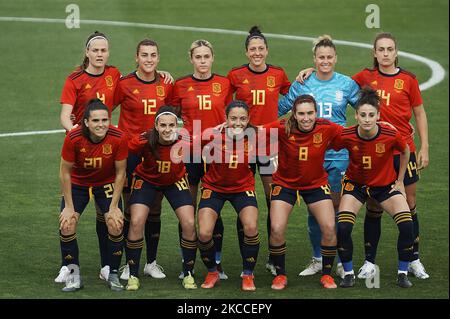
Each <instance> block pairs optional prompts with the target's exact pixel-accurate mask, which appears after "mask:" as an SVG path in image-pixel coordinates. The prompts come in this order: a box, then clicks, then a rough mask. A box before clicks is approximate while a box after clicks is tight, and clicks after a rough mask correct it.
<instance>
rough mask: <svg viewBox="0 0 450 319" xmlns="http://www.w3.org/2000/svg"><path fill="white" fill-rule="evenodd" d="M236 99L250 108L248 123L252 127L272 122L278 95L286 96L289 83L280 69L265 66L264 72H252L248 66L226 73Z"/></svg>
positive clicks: (276, 116)
mask: <svg viewBox="0 0 450 319" xmlns="http://www.w3.org/2000/svg"><path fill="white" fill-rule="evenodd" d="M228 79H230V82H231V85H232V90H233V92H236V99H237V100H242V101H245V103H247V105H248V106H249V107H250V121H251V123H252V124H254V125H263V124H267V123H270V122H274V121H276V120H277V118H278V97H279V94H283V95H285V94H287V93H288V92H289V87H290V85H291V83H290V82H289V79H288V77H287V75H286V72H284V70H283V69H282V68H280V67H276V66H272V65H267V68H266V70H265V71H262V72H256V71H252V70H251V69H250V67H249V66H248V64H246V65H243V66H240V67H237V68H234V69H232V70H231V71H230V72H229V73H228Z"/></svg>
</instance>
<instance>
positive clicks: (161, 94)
mask: <svg viewBox="0 0 450 319" xmlns="http://www.w3.org/2000/svg"><path fill="white" fill-rule="evenodd" d="M156 95H157V96H159V97H164V96H165V95H166V94H165V92H164V86H161V85H158V86H157V87H156Z"/></svg>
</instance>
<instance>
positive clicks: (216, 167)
mask: <svg viewBox="0 0 450 319" xmlns="http://www.w3.org/2000/svg"><path fill="white" fill-rule="evenodd" d="M255 141H256V140H255ZM255 144H256V143H252V142H249V139H247V138H245V139H242V140H238V141H236V140H233V139H232V138H229V137H227V135H226V134H225V132H216V134H215V135H213V138H212V139H211V142H210V143H208V144H207V145H206V146H205V148H207V149H208V151H207V152H204V154H207V155H208V156H207V157H206V162H207V163H208V170H207V172H206V173H205V175H204V176H203V177H202V185H203V187H206V188H209V189H212V190H214V191H217V192H221V193H239V192H245V191H254V190H255V177H254V176H253V172H252V170H251V169H250V166H249V162H250V161H251V160H252V158H254V155H255V154H256V150H255V147H256V145H255Z"/></svg>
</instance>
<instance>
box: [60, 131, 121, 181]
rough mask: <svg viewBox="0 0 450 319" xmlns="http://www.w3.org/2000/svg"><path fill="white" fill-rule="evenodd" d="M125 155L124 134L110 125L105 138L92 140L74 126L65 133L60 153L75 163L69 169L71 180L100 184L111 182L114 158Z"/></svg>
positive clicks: (114, 175) (112, 179) (117, 158)
mask: <svg viewBox="0 0 450 319" xmlns="http://www.w3.org/2000/svg"><path fill="white" fill-rule="evenodd" d="M127 156H128V147H127V138H126V136H125V134H124V133H123V132H122V131H121V130H119V129H118V128H116V127H114V126H112V125H110V126H109V130H108V132H107V133H106V136H105V138H104V139H103V140H102V141H101V142H100V143H93V142H92V141H91V140H90V139H89V138H86V137H85V136H84V135H83V133H82V128H81V127H77V128H75V129H73V130H71V131H70V132H68V134H67V135H66V138H65V139H64V144H63V147H62V152H61V157H62V158H63V159H64V160H65V161H67V162H70V163H74V165H73V168H72V173H71V179H72V183H73V184H75V185H80V186H89V187H90V186H93V187H95V186H102V185H105V184H109V183H112V182H114V179H115V178H116V167H115V161H122V160H124V159H126V158H127Z"/></svg>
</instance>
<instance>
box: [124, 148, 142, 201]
mask: <svg viewBox="0 0 450 319" xmlns="http://www.w3.org/2000/svg"><path fill="white" fill-rule="evenodd" d="M141 162H142V157H141V156H138V155H136V154H134V153H128V158H127V178H126V181H125V183H126V184H125V185H124V187H123V192H124V193H130V192H131V184H132V183H133V173H134V170H135V169H136V167H137V166H138V165H139V164H140V163H141Z"/></svg>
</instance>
